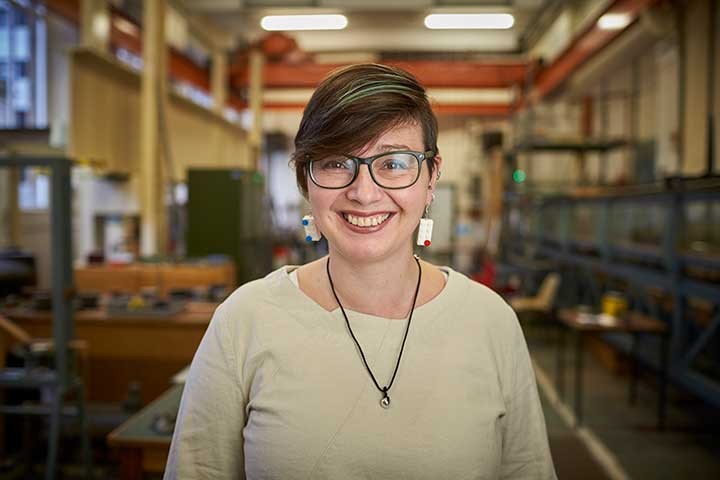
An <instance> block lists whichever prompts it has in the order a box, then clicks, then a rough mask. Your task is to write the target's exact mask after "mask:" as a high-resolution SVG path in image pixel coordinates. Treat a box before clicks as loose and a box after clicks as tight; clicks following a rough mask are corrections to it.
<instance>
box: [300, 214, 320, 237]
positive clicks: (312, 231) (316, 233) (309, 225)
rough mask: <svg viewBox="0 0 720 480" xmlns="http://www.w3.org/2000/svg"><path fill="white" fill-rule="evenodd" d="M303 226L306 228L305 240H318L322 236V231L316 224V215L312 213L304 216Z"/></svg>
mask: <svg viewBox="0 0 720 480" xmlns="http://www.w3.org/2000/svg"><path fill="white" fill-rule="evenodd" d="M302 224H303V228H305V240H306V241H308V242H317V241H319V240H320V239H321V238H322V233H320V230H318V228H317V225H315V217H313V216H312V215H305V216H304V217H303V218H302Z"/></svg>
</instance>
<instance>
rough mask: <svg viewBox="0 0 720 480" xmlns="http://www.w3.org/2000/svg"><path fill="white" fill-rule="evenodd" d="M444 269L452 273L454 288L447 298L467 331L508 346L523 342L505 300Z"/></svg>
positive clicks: (479, 284) (449, 270) (516, 322)
mask: <svg viewBox="0 0 720 480" xmlns="http://www.w3.org/2000/svg"><path fill="white" fill-rule="evenodd" d="M443 269H444V270H446V271H448V273H449V278H450V280H449V281H450V284H451V285H452V288H451V289H448V290H449V292H448V294H449V295H450V297H451V298H450V300H451V302H452V303H451V304H452V305H454V306H455V308H457V314H458V317H459V318H461V319H462V322H463V326H464V328H466V329H472V330H475V331H478V332H482V333H483V334H484V335H488V336H490V337H492V338H493V339H494V340H498V341H500V342H501V343H502V344H505V345H508V346H509V345H510V344H514V343H515V342H517V340H518V337H519V338H522V330H521V328H520V324H519V322H518V319H517V315H515V312H514V311H513V309H512V308H511V307H510V305H508V303H507V302H506V301H505V299H504V298H502V297H501V296H500V295H499V294H498V293H497V292H495V291H494V290H492V289H491V288H489V287H487V286H485V285H483V284H482V283H479V282H476V281H474V280H471V279H470V278H468V277H467V276H465V275H464V274H462V273H460V272H457V271H455V270H452V269H449V268H446V267H443Z"/></svg>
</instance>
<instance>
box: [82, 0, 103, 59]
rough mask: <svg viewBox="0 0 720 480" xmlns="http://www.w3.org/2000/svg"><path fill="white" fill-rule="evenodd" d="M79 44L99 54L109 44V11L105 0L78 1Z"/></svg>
mask: <svg viewBox="0 0 720 480" xmlns="http://www.w3.org/2000/svg"><path fill="white" fill-rule="evenodd" d="M80 43H81V44H82V46H83V47H90V48H94V49H96V50H99V51H101V52H107V51H108V45H109V44H110V11H109V9H108V6H107V1H106V0H81V1H80Z"/></svg>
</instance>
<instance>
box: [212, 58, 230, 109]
mask: <svg viewBox="0 0 720 480" xmlns="http://www.w3.org/2000/svg"><path fill="white" fill-rule="evenodd" d="M227 66H228V61H227V54H226V53H225V51H223V50H222V49H220V48H215V49H214V50H213V54H212V68H211V69H210V90H211V92H210V93H211V94H212V99H213V109H214V110H215V112H217V114H218V115H223V114H224V110H225V104H226V103H227V70H228V68H227Z"/></svg>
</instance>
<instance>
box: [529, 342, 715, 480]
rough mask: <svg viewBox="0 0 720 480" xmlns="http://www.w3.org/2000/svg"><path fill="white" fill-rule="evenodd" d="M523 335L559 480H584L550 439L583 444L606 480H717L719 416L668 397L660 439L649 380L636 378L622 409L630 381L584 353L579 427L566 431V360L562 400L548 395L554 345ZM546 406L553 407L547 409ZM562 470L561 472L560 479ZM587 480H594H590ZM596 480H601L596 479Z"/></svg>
mask: <svg viewBox="0 0 720 480" xmlns="http://www.w3.org/2000/svg"><path fill="white" fill-rule="evenodd" d="M546 333H547V332H542V331H534V330H531V331H529V332H526V336H527V340H528V346H529V348H530V352H531V355H532V357H533V361H534V362H535V364H536V368H537V374H538V375H537V376H538V382H539V384H540V386H541V388H540V390H541V393H542V394H543V395H542V396H543V397H544V406H545V415H546V421H547V423H548V432H549V436H550V440H551V448H553V456H554V458H555V461H556V469H557V471H558V477H559V478H561V479H568V478H569V479H574V478H589V477H587V476H585V474H584V473H578V472H576V471H572V470H569V467H564V465H566V464H567V465H572V464H573V462H572V459H570V458H568V457H570V456H573V455H574V454H573V455H568V452H567V451H563V449H561V448H560V447H559V446H557V442H555V443H556V446H553V443H554V442H553V437H556V438H558V439H559V438H561V437H563V436H568V435H569V434H568V433H567V431H568V430H570V431H574V432H575V434H574V435H573V436H572V437H571V438H574V439H575V440H581V439H583V440H586V441H585V444H586V445H589V446H590V449H591V450H593V451H595V452H596V453H597V454H598V456H599V457H601V458H602V461H600V463H604V464H605V465H607V466H608V467H609V472H608V473H607V475H608V477H607V478H612V479H618V480H620V479H623V478H625V479H628V478H629V479H639V480H645V479H657V480H664V479H668V480H669V479H687V478H692V479H716V478H720V411H718V409H716V408H713V407H710V406H708V405H706V404H703V403H702V402H700V401H699V400H698V399H696V398H693V397H692V396H690V395H689V394H687V393H685V392H682V391H679V390H676V389H674V388H673V387H671V388H670V389H669V400H668V408H667V423H666V429H665V431H658V430H657V428H656V407H657V388H656V382H655V377H654V374H653V373H652V372H644V374H642V375H641V380H640V385H639V390H638V401H637V403H636V404H634V405H630V404H629V403H628V389H629V380H630V379H629V377H628V376H627V375H617V374H613V373H611V372H610V371H609V370H608V369H607V368H606V367H604V366H603V365H602V364H601V363H600V362H599V361H598V360H597V359H596V358H595V357H594V356H593V355H591V354H590V352H587V351H586V353H585V369H584V372H585V373H584V375H585V377H584V386H585V388H584V419H583V425H582V428H580V429H573V428H570V427H569V426H568V424H573V420H574V417H573V415H572V409H571V402H572V401H573V397H572V391H573V390H572V385H573V384H572V372H573V370H572V366H573V363H572V360H573V357H572V352H571V351H570V349H568V351H567V353H566V358H567V360H566V361H567V364H566V365H567V366H566V374H567V380H566V392H567V393H566V396H565V398H564V399H559V398H557V392H556V391H555V386H554V383H555V359H556V345H555V339H554V336H553V335H547V334H546ZM553 401H554V402H555V404H554V405H552V404H553ZM563 468H565V471H564V472H563ZM593 478H594V477H593ZM598 478H602V477H598Z"/></svg>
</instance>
